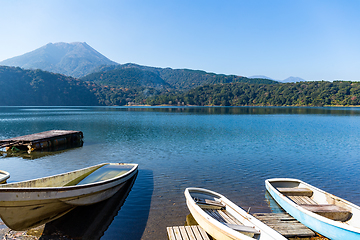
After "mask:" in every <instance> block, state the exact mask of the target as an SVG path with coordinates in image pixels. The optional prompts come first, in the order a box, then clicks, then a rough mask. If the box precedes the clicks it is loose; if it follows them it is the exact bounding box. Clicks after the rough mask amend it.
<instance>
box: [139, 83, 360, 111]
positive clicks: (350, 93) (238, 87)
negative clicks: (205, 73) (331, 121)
mask: <svg viewBox="0 0 360 240" xmlns="http://www.w3.org/2000/svg"><path fill="white" fill-rule="evenodd" d="M359 99H360V82H349V81H334V82H327V81H312V82H297V83H279V84H250V83H227V84H208V85H204V86H200V87H197V88H194V89H191V90H189V91H186V92H183V93H167V94H161V95H158V96H154V97H150V98H147V99H146V103H147V104H149V105H161V104H169V105H198V106H359V105H360V101H359Z"/></svg>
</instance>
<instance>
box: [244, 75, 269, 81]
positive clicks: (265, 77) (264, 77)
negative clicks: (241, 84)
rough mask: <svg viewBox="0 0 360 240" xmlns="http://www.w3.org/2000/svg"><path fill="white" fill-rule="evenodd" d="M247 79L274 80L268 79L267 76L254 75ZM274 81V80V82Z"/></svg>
mask: <svg viewBox="0 0 360 240" xmlns="http://www.w3.org/2000/svg"><path fill="white" fill-rule="evenodd" d="M248 78H263V79H270V80H274V79H272V78H269V77H267V76H264V75H254V76H251V77H248ZM274 81H275V80H274Z"/></svg>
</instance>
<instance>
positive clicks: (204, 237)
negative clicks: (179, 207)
mask: <svg viewBox="0 0 360 240" xmlns="http://www.w3.org/2000/svg"><path fill="white" fill-rule="evenodd" d="M166 230H167V233H168V237H169V239H170V240H210V238H209V235H208V234H207V233H206V232H205V230H204V229H202V228H201V227H200V226H199V225H192V226H175V227H167V228H166Z"/></svg>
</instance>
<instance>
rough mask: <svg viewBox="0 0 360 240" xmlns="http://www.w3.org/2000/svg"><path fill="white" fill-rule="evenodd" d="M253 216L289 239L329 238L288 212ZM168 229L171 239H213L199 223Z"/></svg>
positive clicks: (320, 239)
mask: <svg viewBox="0 0 360 240" xmlns="http://www.w3.org/2000/svg"><path fill="white" fill-rule="evenodd" d="M253 216H254V217H256V218H257V219H259V220H260V221H262V222H263V223H265V224H266V225H267V226H269V227H271V228H272V229H274V230H276V231H278V232H279V233H280V234H281V235H283V236H284V237H286V238H288V239H297V240H301V239H304V240H305V239H312V240H326V239H327V238H324V237H322V236H320V235H318V234H317V233H315V232H314V231H312V230H311V229H309V228H308V227H306V226H305V225H303V224H302V223H300V222H299V221H297V220H296V219H295V218H293V217H292V216H290V215H289V214H288V213H254V214H253ZM166 230H167V233H168V237H169V239H170V240H206V239H209V240H210V239H212V238H211V237H210V236H209V235H208V234H207V233H206V232H205V230H204V229H202V228H201V227H200V226H199V225H192V226H176V227H167V228H166Z"/></svg>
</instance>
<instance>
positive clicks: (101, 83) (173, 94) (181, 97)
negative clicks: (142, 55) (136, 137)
mask: <svg viewBox="0 0 360 240" xmlns="http://www.w3.org/2000/svg"><path fill="white" fill-rule="evenodd" d="M191 73H194V72H192V71H191ZM187 76H188V75H187ZM221 79H222V81H226V79H230V80H231V79H232V76H222V78H221ZM235 80H236V79H235ZM235 80H234V79H232V81H235ZM216 81H217V80H216V79H215V82H216ZM259 82H260V83H247V82H232V83H220V84H219V83H216V84H205V85H202V86H198V87H195V88H192V89H189V90H179V89H175V88H173V87H171V85H170V84H169V83H166V82H165V81H164V80H163V79H162V78H161V77H159V75H158V74H156V73H154V72H151V71H145V70H142V69H136V68H128V69H114V70H110V71H107V72H102V73H94V74H92V75H89V76H88V77H86V78H83V79H76V78H72V77H67V76H65V75H61V74H55V73H50V72H45V71H41V70H24V69H21V68H18V67H6V66H0V89H1V93H0V105H1V106H75V105H77V106H81V105H83V106H84V105H87V106H89V105H92V106H96V105H105V106H123V105H133V104H138V105H144V104H147V105H163V104H166V105H198V106H358V105H360V100H359V99H360V82H346V81H335V82H325V81H315V82H299V83H278V82H273V81H270V83H269V84H265V83H261V81H259ZM265 82H266V81H265Z"/></svg>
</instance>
